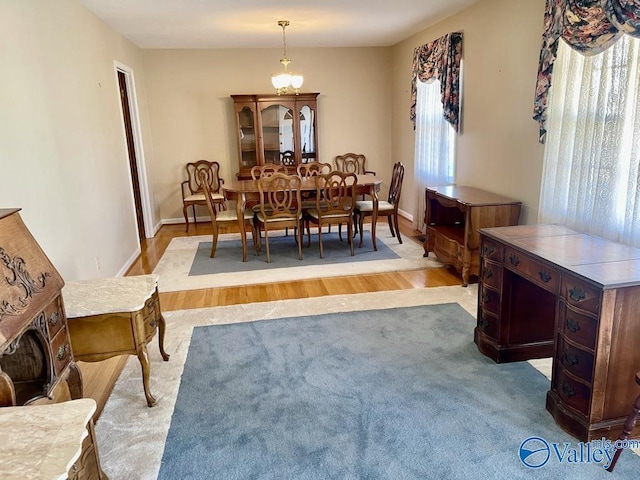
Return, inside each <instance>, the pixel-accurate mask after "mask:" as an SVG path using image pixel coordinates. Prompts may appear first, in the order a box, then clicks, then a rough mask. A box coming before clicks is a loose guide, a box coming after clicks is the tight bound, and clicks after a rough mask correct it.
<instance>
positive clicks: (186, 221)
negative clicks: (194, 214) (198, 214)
mask: <svg viewBox="0 0 640 480" xmlns="http://www.w3.org/2000/svg"><path fill="white" fill-rule="evenodd" d="M188 209H189V206H188V205H185V206H184V207H182V215H184V223H185V224H186V225H187V228H186V230H185V231H186V232H187V233H189V215H188V214H187V210H188Z"/></svg>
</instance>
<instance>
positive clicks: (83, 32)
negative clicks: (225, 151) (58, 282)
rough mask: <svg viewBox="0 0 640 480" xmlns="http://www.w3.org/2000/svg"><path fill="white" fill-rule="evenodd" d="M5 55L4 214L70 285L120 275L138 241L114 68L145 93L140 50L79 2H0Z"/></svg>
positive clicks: (1, 97)
mask: <svg viewBox="0 0 640 480" xmlns="http://www.w3.org/2000/svg"><path fill="white" fill-rule="evenodd" d="M0 45H2V46H1V47H0V64H1V65H2V76H1V80H0V82H1V83H0V105H2V108H0V162H1V169H0V172H1V173H0V175H2V187H1V188H0V208H4V207H21V208H22V212H21V215H22V217H23V219H24V221H25V223H26V224H27V227H29V229H30V230H31V232H32V233H33V235H34V237H35V238H36V239H37V240H38V242H39V243H40V245H41V246H42V248H43V249H44V251H45V252H46V253H47V255H48V256H49V257H50V259H51V260H52V262H53V263H54V265H55V266H56V267H57V269H58V270H59V271H60V273H61V274H62V276H63V277H64V278H65V280H74V279H82V278H93V277H100V276H107V275H115V274H116V273H118V272H120V271H121V270H122V269H123V267H124V266H125V265H126V264H127V262H129V261H130V259H131V258H132V256H133V255H135V252H136V251H137V249H138V240H137V230H136V223H135V217H134V213H133V200H132V190H131V186H130V185H131V184H130V173H129V166H128V160H127V156H126V150H125V145H124V137H123V131H122V123H121V116H120V106H119V95H118V91H117V88H116V75H115V70H114V60H118V61H119V62H121V63H123V64H125V65H127V66H129V67H131V68H133V69H134V73H135V75H136V81H137V82H138V86H139V87H140V86H141V85H143V84H144V72H143V71H142V64H141V58H140V50H139V49H137V48H136V47H135V46H133V45H132V44H131V43H129V42H128V41H126V40H125V39H124V38H123V37H121V36H120V35H118V34H116V33H114V32H113V30H111V29H109V28H107V27H106V26H105V25H103V24H102V23H101V22H100V21H99V20H98V19H97V18H96V17H95V16H93V15H92V14H90V13H89V12H88V11H87V10H86V9H84V8H83V7H81V6H80V5H79V3H78V1H77V0H56V1H55V2H52V1H50V0H20V1H16V0H0ZM137 93H138V100H139V102H140V108H141V111H142V114H143V115H142V121H143V134H144V135H145V137H146V138H147V139H148V129H146V128H144V127H145V126H146V114H145V112H146V101H145V95H144V89H142V88H138V91H137ZM145 151H146V154H147V160H148V161H151V157H152V149H151V145H150V143H149V144H148V145H146V149H145ZM96 259H97V260H98V262H97V261H96ZM97 263H99V264H100V269H98V266H97Z"/></svg>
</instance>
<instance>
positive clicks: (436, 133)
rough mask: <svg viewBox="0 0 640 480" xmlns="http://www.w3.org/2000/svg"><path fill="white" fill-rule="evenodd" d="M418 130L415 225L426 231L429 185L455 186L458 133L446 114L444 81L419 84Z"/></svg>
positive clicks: (416, 141)
mask: <svg viewBox="0 0 640 480" xmlns="http://www.w3.org/2000/svg"><path fill="white" fill-rule="evenodd" d="M416 89H417V95H416V130H415V159H414V178H415V188H416V193H417V198H418V206H417V208H418V211H417V212H416V214H415V215H414V224H415V226H416V228H417V229H418V230H422V231H424V212H425V203H424V202H425V199H424V189H425V187H427V186H435V185H451V184H453V183H454V181H455V179H454V171H455V139H456V132H455V129H454V128H453V126H452V125H451V124H450V123H449V122H447V121H446V120H445V118H444V115H443V108H442V100H441V94H440V82H439V81H438V80H437V79H435V78H433V79H431V81H429V82H426V83H423V82H421V81H417V82H416Z"/></svg>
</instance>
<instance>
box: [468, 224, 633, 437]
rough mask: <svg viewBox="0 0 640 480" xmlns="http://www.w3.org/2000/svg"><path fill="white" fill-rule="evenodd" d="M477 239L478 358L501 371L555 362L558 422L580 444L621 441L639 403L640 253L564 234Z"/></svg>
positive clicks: (541, 229)
mask: <svg viewBox="0 0 640 480" xmlns="http://www.w3.org/2000/svg"><path fill="white" fill-rule="evenodd" d="M480 235H481V242H482V243H481V250H480V251H481V255H482V262H481V266H480V276H479V278H480V285H479V288H478V320H477V326H476V328H475V331H474V340H475V342H476V344H477V346H478V349H479V350H480V351H481V352H482V353H483V354H484V355H486V356H488V357H489V358H491V359H493V360H494V361H496V362H512V361H520V360H528V359H532V358H542V357H552V358H553V373H552V380H551V388H550V390H549V392H548V393H547V402H546V408H547V410H548V411H549V412H551V414H552V415H553V417H554V418H555V420H556V423H558V425H560V426H561V427H562V428H563V429H564V430H566V431H567V432H569V433H571V434H572V435H574V436H575V437H577V438H578V439H579V440H581V441H585V442H586V441H590V440H594V439H600V438H602V437H607V438H609V439H616V438H617V437H618V435H619V434H620V432H621V430H622V426H623V423H624V421H625V419H626V417H627V415H628V414H629V409H630V405H631V404H632V403H633V401H634V399H635V397H636V396H637V395H638V392H637V388H636V387H634V378H635V373H636V372H637V371H639V370H640V349H639V346H640V321H639V318H638V317H639V314H640V313H639V312H640V250H639V249H635V248H631V247H628V246H625V245H621V244H618V243H614V242H610V241H608V240H604V239H602V238H599V237H596V236H593V235H588V234H583V233H578V232H576V231H574V230H571V229H569V228H567V227H563V226H560V225H527V226H516V227H503V228H488V229H483V230H481V232H480ZM639 435H640V426H638V427H636V429H635V430H634V432H633V436H639Z"/></svg>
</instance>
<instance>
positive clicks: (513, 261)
mask: <svg viewBox="0 0 640 480" xmlns="http://www.w3.org/2000/svg"><path fill="white" fill-rule="evenodd" d="M509 261H510V262H511V265H513V266H514V267H517V266H518V265H520V259H519V258H518V256H517V255H516V254H515V253H512V254H511V255H509Z"/></svg>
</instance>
